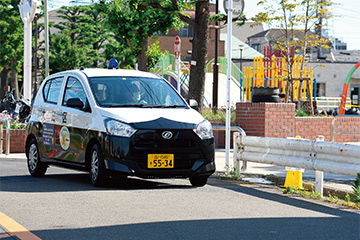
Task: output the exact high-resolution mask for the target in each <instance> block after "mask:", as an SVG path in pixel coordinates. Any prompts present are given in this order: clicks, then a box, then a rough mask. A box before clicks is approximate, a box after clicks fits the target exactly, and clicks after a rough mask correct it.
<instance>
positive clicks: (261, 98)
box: [252, 95, 280, 103]
mask: <svg viewBox="0 0 360 240" xmlns="http://www.w3.org/2000/svg"><path fill="white" fill-rule="evenodd" d="M252 102H254V103H257V102H276V103H278V102H280V98H279V96H278V95H254V96H253V97H252Z"/></svg>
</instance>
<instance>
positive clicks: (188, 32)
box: [179, 25, 194, 37]
mask: <svg viewBox="0 0 360 240" xmlns="http://www.w3.org/2000/svg"><path fill="white" fill-rule="evenodd" d="M179 36H180V37H193V36H194V29H193V28H192V27H191V26H190V25H186V26H184V27H182V28H180V29H179Z"/></svg>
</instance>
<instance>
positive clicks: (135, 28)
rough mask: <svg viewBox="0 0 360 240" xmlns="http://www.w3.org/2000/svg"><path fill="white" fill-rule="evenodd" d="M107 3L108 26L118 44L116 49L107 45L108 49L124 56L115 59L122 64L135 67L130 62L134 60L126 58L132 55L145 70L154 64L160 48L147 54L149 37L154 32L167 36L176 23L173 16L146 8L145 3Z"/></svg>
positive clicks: (125, 0)
mask: <svg viewBox="0 0 360 240" xmlns="http://www.w3.org/2000/svg"><path fill="white" fill-rule="evenodd" d="M109 4H110V10H109V12H108V24H109V26H110V28H111V29H112V32H113V33H114V37H115V40H116V42H117V43H118V44H117V49H116V48H114V46H113V47H111V46H109V47H110V49H111V48H112V49H113V50H115V51H114V55H119V54H120V53H125V55H123V56H125V58H119V59H118V60H119V61H120V64H121V65H126V66H128V65H134V63H135V62H132V63H130V62H129V60H131V61H133V60H134V58H132V57H130V58H128V57H127V56H128V55H129V54H131V55H132V56H134V57H135V58H136V61H137V63H138V66H139V69H140V70H143V71H146V70H148V69H149V68H150V67H152V65H154V63H155V62H156V58H157V56H156V55H157V54H158V53H159V51H158V50H159V49H157V50H156V51H154V50H155V49H156V48H154V47H155V45H152V47H150V51H148V50H149V49H148V45H149V38H150V37H152V36H153V35H154V34H155V33H159V32H160V33H167V31H168V29H169V28H171V27H176V26H177V24H178V23H179V21H178V20H177V18H176V16H174V15H173V14H166V13H164V12H162V11H161V10H158V9H153V8H149V7H148V5H147V4H146V2H145V1H140V0H115V1H113V2H110V3H109ZM155 53H156V54H155ZM154 54H155V55H154ZM149 60H150V61H149ZM154 60H155V61H154Z"/></svg>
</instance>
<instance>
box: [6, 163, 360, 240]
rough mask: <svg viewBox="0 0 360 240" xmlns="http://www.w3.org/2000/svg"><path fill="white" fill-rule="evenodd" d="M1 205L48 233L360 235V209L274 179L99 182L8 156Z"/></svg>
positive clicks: (272, 236)
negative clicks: (38, 170)
mask: <svg viewBox="0 0 360 240" xmlns="http://www.w3.org/2000/svg"><path fill="white" fill-rule="evenodd" d="M0 212H2V213H4V214H6V215H7V216H9V217H11V218H12V219H14V220H15V221H17V222H18V223H20V224H21V225H23V226H24V227H25V228H27V229H28V230H30V231H31V232H32V233H34V234H35V235H36V236H38V237H40V238H42V239H317V240H319V239H326V240H329V239H360V211H359V210H353V209H349V208H345V207H341V206H338V205H334V204H330V203H325V202H323V201H322V200H307V199H304V198H299V197H293V196H289V195H283V194H282V193H281V191H280V190H278V189H276V188H275V187H274V186H272V185H256V184H239V183H238V182H233V181H227V180H220V179H217V178H211V179H210V180H209V182H208V185H206V186H205V187H202V188H194V187H192V186H191V185H190V183H189V182H188V180H185V179H176V180H143V179H138V178H129V179H128V180H127V181H125V182H118V181H116V180H112V181H111V182H110V183H109V185H108V186H107V187H104V188H94V187H92V186H91V184H90V181H89V177H88V174H86V173H82V172H77V171H71V170H65V169H61V168H56V167H51V168H50V169H49V170H48V173H47V174H46V175H45V177H44V178H33V177H31V176H30V175H29V174H28V173H27V168H26V163H25V162H24V160H21V159H19V160H13V159H0ZM0 225H1V222H0Z"/></svg>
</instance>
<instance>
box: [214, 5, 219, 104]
mask: <svg viewBox="0 0 360 240" xmlns="http://www.w3.org/2000/svg"><path fill="white" fill-rule="evenodd" d="M215 13H216V14H218V13H219V0H216V10H215ZM215 25H216V26H218V25H219V23H218V21H216V23H215ZM218 39H219V29H217V28H216V29H215V60H214V66H213V73H214V76H213V99H212V107H213V109H217V107H218V86H219V66H218Z"/></svg>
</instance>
